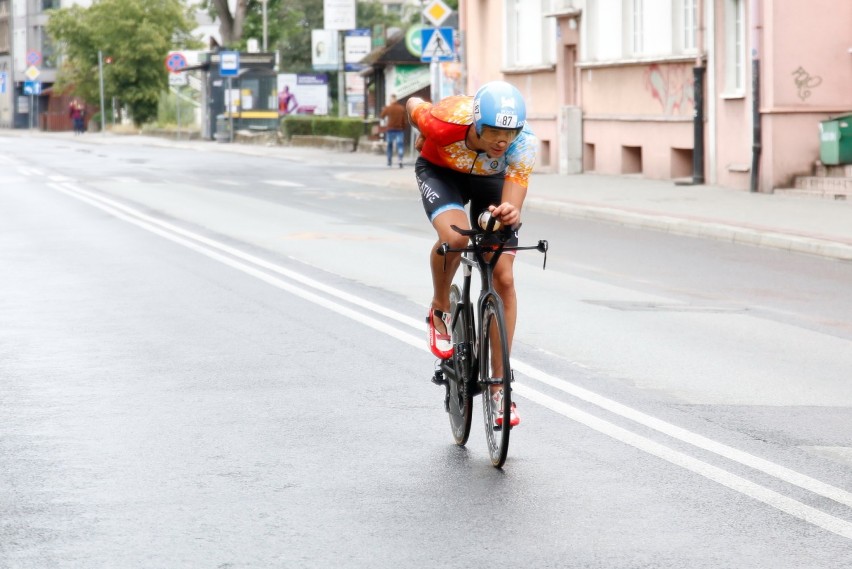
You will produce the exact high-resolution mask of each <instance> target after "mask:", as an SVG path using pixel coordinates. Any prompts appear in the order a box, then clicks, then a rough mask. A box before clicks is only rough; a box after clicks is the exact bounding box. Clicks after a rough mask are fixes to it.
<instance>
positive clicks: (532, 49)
mask: <svg viewBox="0 0 852 569" xmlns="http://www.w3.org/2000/svg"><path fill="white" fill-rule="evenodd" d="M505 6H506V11H505V14H506V33H507V41H506V66H507V67H510V68H511V67H534V66H541V65H553V64H555V63H556V42H555V41H554V40H555V37H556V18H546V17H545V16H544V14H545V13H547V12H549V10H550V8H551V0H506V4H505Z"/></svg>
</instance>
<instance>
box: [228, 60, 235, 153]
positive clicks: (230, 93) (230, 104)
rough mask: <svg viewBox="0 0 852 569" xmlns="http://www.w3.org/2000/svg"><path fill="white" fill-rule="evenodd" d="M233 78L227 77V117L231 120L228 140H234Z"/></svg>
mask: <svg viewBox="0 0 852 569" xmlns="http://www.w3.org/2000/svg"><path fill="white" fill-rule="evenodd" d="M233 98H234V79H233V78H232V77H230V76H229V77H228V118H229V119H230V121H231V129H230V130H231V132H229V133H228V142H234V111H233V105H234V101H233Z"/></svg>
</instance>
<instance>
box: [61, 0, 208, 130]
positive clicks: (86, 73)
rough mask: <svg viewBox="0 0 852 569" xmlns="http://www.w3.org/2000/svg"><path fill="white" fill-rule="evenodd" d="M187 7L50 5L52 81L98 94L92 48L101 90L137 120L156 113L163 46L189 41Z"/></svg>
mask: <svg viewBox="0 0 852 569" xmlns="http://www.w3.org/2000/svg"><path fill="white" fill-rule="evenodd" d="M190 22H191V20H190V18H189V13H188V11H187V8H186V7H185V6H184V4H183V2H182V1H181V0H100V1H99V2H96V3H94V4H92V5H91V6H90V7H88V8H81V7H80V6H73V7H71V8H63V9H60V10H56V11H53V12H52V14H51V17H50V20H49V22H48V25H47V32H48V34H49V35H50V36H51V38H53V40H54V41H56V42H58V43H60V44H61V45H62V51H63V63H62V67H61V68H60V70H59V77H58V81H57V87H58V89H59V90H64V89H66V88H69V87H73V88H74V91H75V93H76V94H77V95H78V96H80V97H82V98H83V99H85V100H86V101H88V102H92V101H97V100H99V81H98V52H101V53H102V54H103V56H104V58H105V59H108V60H110V61H111V63H106V64H105V65H104V74H103V79H104V91H105V92H106V94H107V96H108V97H116V98H117V99H118V100H119V101H121V103H122V104H123V105H125V106H126V107H127V110H128V112H129V114H130V117H131V118H132V119H133V122H134V124H136V125H137V126H140V125H142V124H144V123H147V122H149V121H151V120H152V119H154V118H156V116H157V102H158V99H159V95H160V93H161V92H162V91H164V90H165V89H166V88H167V87H168V73H167V70H166V68H165V63H164V61H165V58H166V55H167V54H168V52H169V50H171V49H175V48H180V47H188V46H191V45H193V43H194V40H192V38H191V37H190V35H189V32H190V30H191V29H192V24H191V23H190Z"/></svg>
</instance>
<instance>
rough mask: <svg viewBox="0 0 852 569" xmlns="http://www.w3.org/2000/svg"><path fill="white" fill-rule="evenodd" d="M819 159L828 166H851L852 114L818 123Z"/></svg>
mask: <svg viewBox="0 0 852 569" xmlns="http://www.w3.org/2000/svg"><path fill="white" fill-rule="evenodd" d="M819 159H820V162H822V163H823V164H826V165H829V166H836V165H838V164H852V114H849V115H843V116H841V117H835V118H833V119H829V120H827V121H821V122H820V123H819Z"/></svg>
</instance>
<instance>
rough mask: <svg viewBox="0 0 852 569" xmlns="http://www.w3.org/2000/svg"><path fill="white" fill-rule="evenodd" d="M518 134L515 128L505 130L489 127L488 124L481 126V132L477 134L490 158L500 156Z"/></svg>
mask: <svg viewBox="0 0 852 569" xmlns="http://www.w3.org/2000/svg"><path fill="white" fill-rule="evenodd" d="M518 134H520V132H519V131H517V130H505V129H500V128H491V127H490V126H484V127H482V134H481V135H480V136H479V140H480V142H481V143H482V144H483V145H484V146H485V148H483V150H485V151H486V152H487V153H488V155H489V156H491V157H492V158H494V157H497V156H501V155H502V154H503V153H504V152H506V149H507V148H508V147H509V145H510V144H512V141H514V140H515V139H516V138H517V137H518Z"/></svg>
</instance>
